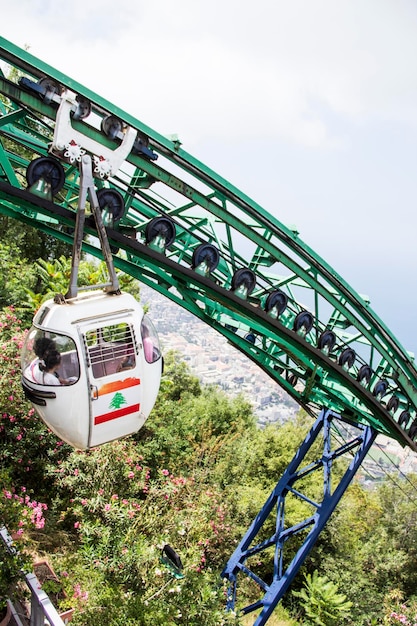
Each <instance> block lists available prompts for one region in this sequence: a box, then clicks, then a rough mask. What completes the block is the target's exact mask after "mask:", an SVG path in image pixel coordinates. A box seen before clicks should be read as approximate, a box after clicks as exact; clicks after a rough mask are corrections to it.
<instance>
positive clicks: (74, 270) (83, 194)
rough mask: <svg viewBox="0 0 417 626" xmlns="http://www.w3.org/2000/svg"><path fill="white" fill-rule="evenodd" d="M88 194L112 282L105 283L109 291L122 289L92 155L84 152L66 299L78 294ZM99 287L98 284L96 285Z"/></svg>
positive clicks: (115, 291)
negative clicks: (115, 267) (101, 204)
mask: <svg viewBox="0 0 417 626" xmlns="http://www.w3.org/2000/svg"><path fill="white" fill-rule="evenodd" d="M87 194H88V197H89V200H90V208H91V213H92V214H93V217H94V221H95V223H96V227H97V235H98V238H99V240H100V245H101V250H102V253H103V256H104V260H105V262H106V265H107V271H108V274H109V279H110V282H109V283H106V284H105V285H103V287H104V289H105V291H107V292H108V293H118V292H119V291H120V287H119V280H118V278H117V276H116V271H115V269H114V265H113V257H112V253H111V250H110V244H109V241H108V239H107V233H106V229H105V227H104V224H103V220H102V217H101V211H100V205H99V202H98V198H97V193H96V190H95V187H94V178H93V166H92V161H91V157H90V155H88V154H84V155H83V156H82V157H81V161H80V194H79V198H78V210H77V218H76V222H75V233H74V243H73V248H72V260H71V277H70V286H69V289H68V291H67V293H66V294H65V299H69V298H76V297H77V294H78V270H79V265H80V258H81V249H82V241H83V235H84V223H85V205H86V201H87ZM95 287H97V285H95Z"/></svg>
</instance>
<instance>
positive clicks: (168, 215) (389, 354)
mask: <svg viewBox="0 0 417 626" xmlns="http://www.w3.org/2000/svg"><path fill="white" fill-rule="evenodd" d="M39 85H41V86H42V89H39ZM65 94H72V96H73V97H74V98H75V96H76V99H77V101H78V102H82V103H85V102H88V103H89V104H90V106H91V113H89V114H88V115H87V116H85V117H83V116H77V114H76V113H74V111H75V109H74V110H73V111H72V113H71V118H70V131H69V132H73V133H74V136H75V137H76V138H77V140H78V139H79V138H80V137H81V138H85V143H82V142H81V144H80V145H82V147H85V148H86V150H87V152H93V153H94V154H95V155H96V156H98V157H100V160H99V167H100V166H101V163H104V164H106V159H105V158H104V157H105V156H106V155H107V156H108V155H112V156H111V157H110V159H111V158H112V157H113V155H116V154H121V153H122V149H123V146H124V145H125V144H124V141H125V138H128V137H132V138H134V144H133V147H132V149H129V150H128V151H127V153H126V154H125V155H123V158H121V157H120V159H119V161H120V163H118V166H117V168H113V169H111V168H110V169H107V170H105V171H104V170H102V171H100V170H98V174H97V177H96V183H97V185H96V186H97V189H98V190H100V189H103V190H116V191H118V192H120V194H121V197H122V198H123V211H122V215H121V216H119V219H118V220H117V221H116V220H115V219H113V220H111V219H110V220H109V221H108V222H107V224H108V228H107V234H108V238H109V241H110V244H111V246H112V250H114V264H115V266H116V267H117V268H118V269H120V270H122V271H124V272H126V273H128V274H130V275H131V276H134V277H135V278H138V279H139V280H140V281H141V282H143V283H144V284H146V285H148V286H150V287H151V288H152V289H154V290H156V291H158V292H159V293H161V294H163V295H165V296H166V297H168V298H170V299H171V300H172V301H173V302H175V303H176V304H177V305H179V306H181V307H183V308H185V309H187V310H188V311H190V312H191V313H193V314H194V315H195V316H196V317H198V318H199V319H201V320H202V321H203V322H205V323H206V324H208V325H210V326H211V327H212V328H214V329H216V330H217V331H218V332H219V333H221V334H222V335H224V336H225V337H226V338H227V339H228V341H229V342H230V343H231V344H233V345H234V346H235V347H236V348H237V349H239V350H240V351H241V352H243V353H244V354H246V355H247V357H248V358H250V359H252V360H253V361H254V362H255V363H257V364H258V365H259V367H261V368H262V369H263V370H264V371H265V372H266V373H267V374H269V376H270V377H271V378H272V379H273V380H274V381H276V382H277V383H278V384H279V385H280V386H281V387H283V388H284V389H285V390H286V391H287V392H288V393H289V394H290V395H291V396H292V397H293V398H294V399H295V400H296V401H297V402H298V403H299V404H300V405H301V406H302V407H304V408H305V409H306V411H307V412H308V413H309V414H311V415H312V416H317V415H318V414H319V412H320V410H321V409H322V408H326V409H330V410H332V411H335V412H336V413H338V414H339V415H341V416H342V417H343V418H344V419H345V420H347V421H350V422H351V423H353V424H357V423H359V424H365V425H369V426H371V427H372V428H373V429H375V430H376V431H377V432H378V433H383V434H385V435H387V436H389V437H392V438H393V439H395V440H397V441H398V442H399V443H400V444H401V445H403V446H409V447H410V448H412V449H413V450H417V444H416V442H415V441H414V439H417V437H416V435H417V428H416V424H417V422H414V420H415V419H416V409H417V370H416V366H415V363H414V360H413V358H412V357H411V356H410V355H409V354H408V353H407V352H406V350H404V348H403V347H402V346H401V345H400V344H399V343H398V341H397V340H396V339H395V337H393V335H392V334H391V333H390V331H389V329H388V328H387V327H386V326H385V325H384V323H383V322H382V321H381V320H380V319H379V318H378V317H377V316H376V315H375V313H374V312H373V311H372V309H371V308H370V306H369V303H368V302H366V301H365V300H363V299H362V298H361V297H360V296H359V295H358V294H357V293H356V292H355V291H354V290H353V289H352V288H351V287H350V286H349V285H348V284H347V283H346V282H345V281H344V280H343V279H342V278H341V277H340V276H338V274H337V273H336V272H335V271H334V270H333V269H332V268H331V267H330V266H329V265H328V264H326V262H325V261H324V260H323V259H321V258H320V256H318V255H317V254H316V253H315V252H313V251H312V250H311V249H310V248H309V247H308V246H307V245H306V244H304V243H303V242H302V241H301V239H300V238H299V237H298V234H297V233H296V232H293V231H292V230H290V229H288V228H287V227H285V226H284V225H283V224H281V223H280V222H279V221H278V220H277V219H276V218H274V217H273V216H272V215H270V214H269V213H268V212H267V211H265V210H264V209H263V208H262V207H260V206H259V205H258V204H256V202H254V201H253V200H251V199H250V198H248V197H247V196H246V195H244V194H243V193H241V192H240V191H239V190H238V189H236V188H235V187H234V186H233V185H231V184H230V183H228V182H227V181H226V180H224V179H223V178H222V177H221V176H219V175H217V174H216V173H215V172H213V171H212V170H210V169H209V168H207V167H206V166H205V165H203V164H202V163H200V162H199V161H198V160H196V159H195V158H194V157H192V156H191V155H189V154H187V152H185V151H184V150H182V148H181V144H180V142H179V141H172V140H170V139H168V138H166V137H164V136H162V135H160V134H158V133H157V132H155V131H154V130H152V129H151V128H149V127H148V126H146V125H145V124H143V123H142V122H140V121H138V120H137V119H135V118H134V117H132V116H131V115H129V114H127V113H125V112H124V111H122V110H120V109H118V108H116V107H115V106H114V105H112V104H111V103H109V102H107V101H106V100H104V99H102V98H100V97H99V96H97V95H96V94H94V93H92V92H91V91H90V90H88V89H87V88H85V87H83V86H82V85H80V84H78V83H76V82H75V81H73V80H72V79H70V78H68V77H67V76H64V75H63V74H61V73H60V72H58V71H57V70H55V69H54V68H52V67H50V66H49V65H46V64H45V63H43V62H41V61H39V60H38V59H36V58H35V57H33V56H32V55H31V54H29V53H28V52H26V51H23V50H21V49H19V48H17V47H16V46H14V45H13V44H11V43H10V42H8V41H6V40H4V39H2V38H0V212H1V213H2V214H4V215H7V216H9V217H11V218H13V219H16V220H19V221H21V222H24V223H26V224H30V225H32V226H34V227H36V228H38V229H40V230H41V231H43V232H46V233H48V234H50V235H52V236H54V237H56V238H58V239H60V240H62V241H66V242H68V243H72V233H73V229H74V224H75V217H76V210H77V203H78V196H79V192H80V187H79V169H78V164H77V160H76V156H77V154H76V150H75V152H74V153H71V151H70V152H69V153H68V147H67V148H66V150H67V156H65V154H64V153H65V149H62V150H61V148H59V149H57V140H56V128H57V126H58V123H57V116H58V115H59V111H60V110H61V109H60V103H61V102H62V100H63V98H64V95H65ZM72 96H71V97H72ZM109 116H113V118H112V119H113V121H114V119H116V121H117V124H118V126H117V128H119V129H120V130H119V131H118V132H115V133H112V132H111V131H112V128H113V127H112V126H111V125H110V132H109V123H107V122H108V120H109V119H110V118H109ZM77 118H78V119H77ZM106 123H107V126H106ZM103 128H104V129H107V130H102V129H103ZM83 141H84V140H83ZM132 141H133V139H132ZM91 146H94V147H95V148H94V149H93V150H92V149H91V148H90V147H91ZM60 150H61V151H60ZM51 154H52V155H53V156H54V158H57V159H58V161H59V162H60V163H61V165H62V167H63V169H64V173H65V179H64V182H63V186H62V187H61V188H60V189H59V190H58V191H57V193H56V194H54V195H52V194H51V193H49V192H48V190H45V186H43V187H42V184H41V185H40V186H39V188H38V189H36V185H33V184H29V182H28V176H27V168H28V166H29V164H30V163H31V162H32V161H33V160H34V159H37V158H39V157H48V158H50V157H51ZM102 155H104V156H103V158H101V157H102ZM42 182H43V181H42V180H41V181H40V183H42ZM156 218H160V219H159V222H155V219H156ZM155 224H158V226H155ZM166 224H167V225H168V235H167V234H166V229H165V225H166ZM161 225H162V226H161ZM169 227H172V228H173V232H172V233H171V234H172V235H173V236H172V237H171V236H169ZM86 232H87V234H89V235H94V234H95V225H94V221H93V220H92V218H89V219H88V220H87V228H86ZM96 242H97V243H96ZM203 244H206V245H207V244H209V250H210V253H209V256H208V257H205V256H204V250H206V248H205V246H204V245H203ZM83 249H84V250H85V251H86V252H88V253H90V254H92V255H94V256H96V257H98V258H102V254H101V250H100V248H99V244H98V241H97V239H96V238H95V237H87V238H86V241H85V243H84V245H83ZM213 250H214V251H217V253H218V264H217V263H211V261H210V258H211V257H210V254H211V255H212V254H213ZM201 251H203V252H201ZM270 294H275V295H276V298H277V299H278V300H277V302H282V299H283V298H284V300H285V303H286V307H285V310H283V311H281V309H280V307H279V306H278V305H274V306H272V307H271V296H270ZM277 294H278V295H277ZM268 296H270V297H269V298H268ZM268 303H269V304H268ZM305 312H309V314H310V315H308V314H307V316H306V314H305ZM303 313H304V316H303ZM306 320H310V322H311V324H309V323H307V322H306ZM297 325H298V326H297ZM325 331H327V334H326V335H323V333H324V332H325ZM326 337H327V339H328V341H327V342H326V341H325V338H326ZM347 349H350V350H351V351H353V352H351V353H350V359H347V355H348V354H349V353H348V352H347ZM342 355H344V356H342ZM352 355H353V356H352ZM344 357H346V358H345V360H347V362H346V363H345V364H343V363H342V362H343V359H344ZM341 358H342V362H340V361H341ZM352 359H353V361H352ZM365 366H368V368H369V369H366V367H365ZM365 371H366V372H367V376H365V377H364V379H363V380H362V381H360V380H358V376H359V379H360V378H361V375H363V373H364V372H365ZM381 381H382V383H381Z"/></svg>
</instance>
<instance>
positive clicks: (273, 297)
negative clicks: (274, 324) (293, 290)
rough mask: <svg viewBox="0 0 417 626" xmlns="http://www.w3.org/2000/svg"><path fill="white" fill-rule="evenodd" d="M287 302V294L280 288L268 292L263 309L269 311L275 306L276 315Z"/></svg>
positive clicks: (282, 310) (280, 312)
mask: <svg viewBox="0 0 417 626" xmlns="http://www.w3.org/2000/svg"><path fill="white" fill-rule="evenodd" d="M287 304H288V296H287V294H285V293H284V292H283V291H281V290H280V289H277V290H276V291H273V292H272V293H270V294H269V295H268V297H267V299H266V302H265V307H264V308H265V311H266V313H269V312H270V311H272V309H273V308H276V310H277V313H278V315H281V314H282V313H283V312H284V311H285V309H286V308H287Z"/></svg>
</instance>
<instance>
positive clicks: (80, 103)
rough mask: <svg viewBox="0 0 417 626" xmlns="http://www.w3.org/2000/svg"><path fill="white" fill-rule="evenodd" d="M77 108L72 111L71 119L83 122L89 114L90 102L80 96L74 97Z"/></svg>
mask: <svg viewBox="0 0 417 626" xmlns="http://www.w3.org/2000/svg"><path fill="white" fill-rule="evenodd" d="M76 101H77V108H76V110H75V111H74V113H73V115H72V117H73V118H74V120H84V119H85V118H86V117H88V116H89V115H90V113H91V102H90V100H87V98H83V97H82V96H77V97H76Z"/></svg>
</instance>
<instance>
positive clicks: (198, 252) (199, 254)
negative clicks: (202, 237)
mask: <svg viewBox="0 0 417 626" xmlns="http://www.w3.org/2000/svg"><path fill="white" fill-rule="evenodd" d="M219 261H220V253H219V251H218V249H217V248H216V247H215V246H213V245H212V244H211V243H202V244H200V245H199V246H198V247H197V248H196V249H195V250H194V252H193V258H192V262H191V267H192V269H193V270H195V268H196V267H198V266H199V265H201V264H202V263H205V264H206V265H207V267H208V269H209V272H213V271H214V270H215V269H216V267H217V266H218V264H219Z"/></svg>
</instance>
